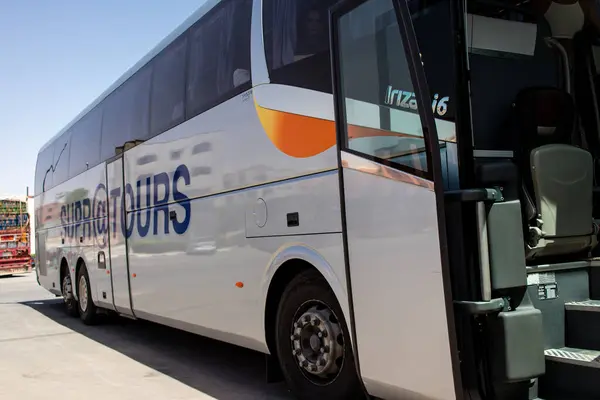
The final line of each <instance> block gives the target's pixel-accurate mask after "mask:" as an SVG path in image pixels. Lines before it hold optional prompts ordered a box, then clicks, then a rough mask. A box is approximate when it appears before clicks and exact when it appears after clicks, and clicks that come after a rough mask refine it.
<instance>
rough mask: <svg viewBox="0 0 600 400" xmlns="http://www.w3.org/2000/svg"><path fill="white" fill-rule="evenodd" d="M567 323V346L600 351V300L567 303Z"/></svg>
mask: <svg viewBox="0 0 600 400" xmlns="http://www.w3.org/2000/svg"><path fill="white" fill-rule="evenodd" d="M565 321H566V326H565V340H566V343H565V344H566V345H567V346H569V347H574V348H580V349H589V350H600V335H598V332H600V300H586V301H577V302H570V303H566V304H565Z"/></svg>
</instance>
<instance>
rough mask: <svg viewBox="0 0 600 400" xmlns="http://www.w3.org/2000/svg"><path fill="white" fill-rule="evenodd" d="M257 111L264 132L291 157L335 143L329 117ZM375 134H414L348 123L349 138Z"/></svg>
mask: <svg viewBox="0 0 600 400" xmlns="http://www.w3.org/2000/svg"><path fill="white" fill-rule="evenodd" d="M255 108H256V112H257V114H258V118H259V120H260V123H261V124H262V127H263V129H264V130H265V132H266V134H267V136H268V137H269V139H270V140H271V142H273V144H274V145H275V147H277V148H278V149H279V150H280V151H281V152H283V153H285V154H287V155H288V156H291V157H296V158H306V157H313V156H316V155H317V154H320V153H322V152H324V151H326V150H328V149H330V148H331V147H333V146H335V144H336V131H335V123H334V122H333V121H330V120H326V119H321V118H315V117H308V116H305V115H299V114H293V113H289V112H285V111H278V110H272V109H270V108H265V107H261V106H260V105H258V104H257V103H256V102H255ZM376 136H400V137H415V136H414V135H409V134H404V133H399V132H393V131H388V130H384V129H377V128H369V127H364V126H359V125H348V138H349V139H358V138H365V137H376Z"/></svg>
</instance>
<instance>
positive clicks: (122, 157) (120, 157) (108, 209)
mask: <svg viewBox="0 0 600 400" xmlns="http://www.w3.org/2000/svg"><path fill="white" fill-rule="evenodd" d="M117 160H121V190H122V191H124V189H125V152H123V153H121V154H117V155H115V156H113V157H111V158H109V159H108V160H106V162H105V164H104V174H105V176H106V224H107V226H108V230H107V232H106V233H107V236H108V241H107V243H108V259H109V260H110V286H111V291H112V301H113V307H114V308H115V310H116V311H117V312H119V313H120V311H119V310H118V308H117V305H116V304H115V285H114V281H113V280H114V274H113V268H112V247H111V224H110V222H111V220H110V216H111V207H112V205H111V201H110V199H111V197H110V189H111V188H110V186H109V184H108V166H109V165H110V164H112V163H113V162H115V161H117ZM120 197H121V201H120V203H121V212H122V213H125V217H124V218H123V219H122V221H124V222H125V224H127V221H128V220H127V209H126V208H125V207H126V203H125V193H123V192H122V193H121V196H120ZM120 217H121V215H120V214H119V215H117V214H116V213H115V218H120ZM121 229H123V228H121ZM126 230H127V227H126ZM123 240H124V241H125V265H126V270H127V289H128V291H129V308H130V310H131V316H132V317H133V318H135V311H134V310H133V298H132V296H131V275H130V271H129V240H128V238H127V236H126V235H123Z"/></svg>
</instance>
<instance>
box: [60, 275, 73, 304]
mask: <svg viewBox="0 0 600 400" xmlns="http://www.w3.org/2000/svg"><path fill="white" fill-rule="evenodd" d="M62 295H63V300H64V302H65V303H67V302H69V301H70V300H71V299H72V298H73V285H72V284H71V277H70V276H69V275H68V274H67V275H66V276H65V277H64V278H63V281H62Z"/></svg>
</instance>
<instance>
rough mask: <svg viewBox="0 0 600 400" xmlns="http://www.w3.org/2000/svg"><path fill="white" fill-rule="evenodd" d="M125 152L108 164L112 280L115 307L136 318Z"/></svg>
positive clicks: (118, 310) (122, 312) (120, 311)
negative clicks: (130, 264)
mask: <svg viewBox="0 0 600 400" xmlns="http://www.w3.org/2000/svg"><path fill="white" fill-rule="evenodd" d="M124 165H125V164H124V160H123V154H121V155H117V156H116V157H115V158H113V159H112V160H109V161H107V163H106V179H107V193H108V195H109V197H108V198H109V202H108V232H109V235H108V237H109V241H108V243H109V257H110V277H111V279H112V290H113V302H114V306H115V310H116V311H117V312H119V313H121V314H123V315H128V316H131V317H134V316H135V315H134V313H133V306H132V301H131V283H130V281H129V279H130V275H129V257H128V254H129V252H128V247H127V246H128V244H127V240H126V237H125V234H124V231H125V229H124V228H125V227H126V219H127V218H126V208H125V196H124V195H123V193H122V191H123V188H124V187H125V170H124Z"/></svg>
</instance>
